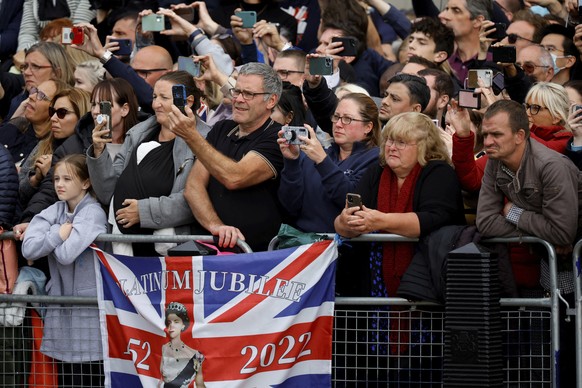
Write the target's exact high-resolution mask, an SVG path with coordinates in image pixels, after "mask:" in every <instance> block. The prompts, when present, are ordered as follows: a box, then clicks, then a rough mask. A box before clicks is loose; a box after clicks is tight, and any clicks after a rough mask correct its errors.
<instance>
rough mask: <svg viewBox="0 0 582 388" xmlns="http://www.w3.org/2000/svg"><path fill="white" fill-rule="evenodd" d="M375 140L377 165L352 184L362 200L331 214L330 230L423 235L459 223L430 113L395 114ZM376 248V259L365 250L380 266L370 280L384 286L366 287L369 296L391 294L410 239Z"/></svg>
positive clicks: (456, 194) (456, 189)
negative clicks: (377, 146) (332, 216)
mask: <svg viewBox="0 0 582 388" xmlns="http://www.w3.org/2000/svg"><path fill="white" fill-rule="evenodd" d="M381 140H382V141H381V145H380V165H378V166H372V167H370V168H369V169H368V170H367V171H366V173H364V175H363V176H362V178H361V180H360V182H359V184H358V188H357V190H356V192H357V193H358V194H360V195H361V196H362V204H363V206H362V207H361V208H360V207H357V206H356V207H346V208H345V209H344V210H343V211H342V212H341V214H340V215H339V216H338V217H337V218H336V219H335V230H336V232H337V233H339V234H340V235H342V236H345V237H356V236H358V235H360V234H363V233H372V232H380V233H394V234H399V235H402V236H406V237H423V236H426V235H428V234H430V233H431V232H433V231H435V230H437V229H439V228H441V227H443V226H446V225H463V224H465V217H464V210H463V202H462V198H461V187H460V184H459V181H458V179H457V176H456V174H455V171H454V170H453V167H452V166H451V161H450V158H449V156H448V152H447V148H446V146H445V143H444V142H443V140H442V139H441V136H440V134H439V129H438V128H437V127H436V126H435V125H434V124H433V122H432V121H431V119H430V118H429V117H428V116H426V115H424V114H421V113H415V112H408V113H402V114H399V115H397V116H395V117H393V118H391V119H390V121H389V122H388V124H387V125H386V126H385V127H384V129H383V130H382V135H381ZM378 253H381V254H378V255H376V258H377V259H378V263H374V257H373V256H374V254H372V255H371V259H372V262H371V263H370V264H371V267H370V268H372V270H373V269H374V268H376V270H380V271H381V272H380V273H377V274H376V275H377V276H378V277H380V276H381V278H382V280H383V282H376V281H375V280H376V279H372V281H373V282H374V283H380V284H382V283H383V285H384V286H385V291H384V292H382V290H376V291H374V287H372V293H373V295H372V296H396V291H397V289H398V286H399V285H400V279H401V278H402V275H403V274H404V272H405V271H406V268H407V267H408V265H409V264H410V260H411V259H412V256H413V253H414V244H412V243H385V244H382V247H381V252H378ZM372 272H374V270H373V271H372ZM372 276H373V277H374V273H372ZM382 294H384V295H382Z"/></svg>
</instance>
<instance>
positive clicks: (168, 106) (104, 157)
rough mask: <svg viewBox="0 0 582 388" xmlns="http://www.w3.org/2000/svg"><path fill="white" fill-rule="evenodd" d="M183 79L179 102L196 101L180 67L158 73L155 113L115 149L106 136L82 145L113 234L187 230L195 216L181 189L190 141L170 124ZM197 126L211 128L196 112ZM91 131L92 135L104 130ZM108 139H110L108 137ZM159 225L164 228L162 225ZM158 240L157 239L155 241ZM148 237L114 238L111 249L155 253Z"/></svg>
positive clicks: (195, 106) (191, 159) (189, 165)
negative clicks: (128, 241) (112, 150)
mask: <svg viewBox="0 0 582 388" xmlns="http://www.w3.org/2000/svg"><path fill="white" fill-rule="evenodd" d="M177 85H183V86H184V91H185V96H186V98H185V99H184V104H186V105H188V106H191V109H192V111H194V112H196V110H197V109H198V108H199V107H200V97H201V92H200V90H199V89H198V88H197V87H196V84H195V82H194V80H193V78H192V76H191V75H190V74H189V73H187V72H185V71H173V72H169V73H166V74H164V75H162V76H161V77H160V78H159V79H158V81H157V82H156V83H155V85H154V93H153V103H152V109H153V111H154V112H155V116H152V117H150V118H148V119H147V120H145V121H142V122H140V123H138V124H137V125H135V126H134V127H133V128H131V129H130V130H129V131H128V132H127V134H126V136H125V140H124V142H123V145H122V146H121V149H120V150H119V152H118V153H117V155H116V156H115V158H114V157H112V155H111V153H110V152H109V150H108V149H107V148H106V147H104V143H105V142H98V141H95V142H94V144H93V145H92V146H91V147H90V148H89V149H88V150H87V156H88V157H87V164H88V166H89V173H90V175H91V181H92V182H93V184H94V187H95V193H96V195H97V199H98V200H99V201H100V202H101V203H102V204H103V205H105V206H109V209H110V210H109V223H110V224H111V225H112V226H113V233H117V234H153V233H154V232H155V233H164V234H190V224H191V223H192V222H193V221H194V216H193V215H192V211H191V210H190V207H189V206H188V203H187V202H186V199H185V198H184V195H183V192H184V187H185V185H186V179H187V177H188V173H189V172H190V169H191V168H192V165H193V163H194V155H193V154H192V151H191V150H190V147H188V145H187V144H186V143H185V142H184V140H182V138H180V137H176V135H175V134H174V132H172V131H171V130H170V119H169V116H170V115H172V114H173V113H172V106H173V98H172V97H173V91H172V87H173V86H177ZM196 128H197V130H198V131H199V132H201V133H202V134H203V135H204V136H206V134H207V133H208V131H209V130H210V128H209V127H208V126H207V125H206V124H205V123H204V122H203V121H201V120H200V118H198V117H197V123H196ZM107 133H108V131H107V130H98V131H95V134H94V139H95V140H96V137H98V136H99V137H101V136H103V135H105V134H107ZM107 141H109V140H107ZM162 230H163V231H162ZM155 245H158V244H155ZM155 245H154V244H153V243H133V244H120V243H118V244H113V250H114V252H116V253H123V254H126V255H134V256H152V255H153V256H158V255H159V254H165V253H166V252H165V250H162V248H161V247H159V246H158V247H157V249H159V250H160V251H158V250H156V246H155Z"/></svg>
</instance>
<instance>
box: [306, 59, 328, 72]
mask: <svg viewBox="0 0 582 388" xmlns="http://www.w3.org/2000/svg"><path fill="white" fill-rule="evenodd" d="M309 74H311V75H332V74H333V58H332V57H311V58H309Z"/></svg>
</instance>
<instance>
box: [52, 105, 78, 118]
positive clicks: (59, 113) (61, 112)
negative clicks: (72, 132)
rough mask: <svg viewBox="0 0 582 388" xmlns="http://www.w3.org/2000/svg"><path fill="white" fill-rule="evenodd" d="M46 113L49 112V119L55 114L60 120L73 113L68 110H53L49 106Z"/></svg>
mask: <svg viewBox="0 0 582 388" xmlns="http://www.w3.org/2000/svg"><path fill="white" fill-rule="evenodd" d="M48 111H49V117H53V116H54V115H55V113H56V114H57V117H58V118H59V119H61V120H62V119H64V118H65V116H66V115H67V114H69V113H73V112H71V111H70V110H67V109H65V108H59V109H55V108H53V107H52V106H49V109H48Z"/></svg>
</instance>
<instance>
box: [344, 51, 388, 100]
mask: <svg viewBox="0 0 582 388" xmlns="http://www.w3.org/2000/svg"><path fill="white" fill-rule="evenodd" d="M393 64H394V62H392V61H389V60H387V59H386V58H384V57H383V56H381V55H380V54H378V52H377V51H375V50H372V49H370V48H367V49H366V50H364V52H363V53H362V55H360V56H358V57H357V59H356V60H355V61H354V62H352V63H351V65H352V67H353V68H354V71H355V73H356V77H357V79H356V82H355V83H356V84H358V85H360V86H361V87H363V88H364V89H366V90H367V91H368V93H370V96H372V97H379V96H380V77H382V74H384V72H385V71H386V70H387V69H388V68H389V67H390V66H392V65H393Z"/></svg>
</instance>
